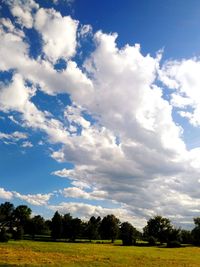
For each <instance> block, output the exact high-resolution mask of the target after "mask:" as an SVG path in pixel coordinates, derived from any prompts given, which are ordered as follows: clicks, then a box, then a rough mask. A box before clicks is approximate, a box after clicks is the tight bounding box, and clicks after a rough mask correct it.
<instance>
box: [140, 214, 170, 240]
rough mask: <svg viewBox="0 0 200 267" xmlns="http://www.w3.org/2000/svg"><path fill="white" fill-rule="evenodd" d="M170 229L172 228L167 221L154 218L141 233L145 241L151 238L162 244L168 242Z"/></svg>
mask: <svg viewBox="0 0 200 267" xmlns="http://www.w3.org/2000/svg"><path fill="white" fill-rule="evenodd" d="M172 229H173V227H172V225H171V222H170V220H169V219H167V218H163V217H161V216H155V217H153V218H150V219H149V221H148V222H147V225H146V226H145V227H144V229H143V231H144V236H145V237H146V238H147V239H149V238H152V237H153V238H154V239H156V240H157V241H159V242H160V243H161V244H162V243H164V242H167V241H168V237H169V233H170V231H171V230H172Z"/></svg>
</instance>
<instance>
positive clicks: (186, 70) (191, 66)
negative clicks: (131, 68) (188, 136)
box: [160, 58, 200, 126]
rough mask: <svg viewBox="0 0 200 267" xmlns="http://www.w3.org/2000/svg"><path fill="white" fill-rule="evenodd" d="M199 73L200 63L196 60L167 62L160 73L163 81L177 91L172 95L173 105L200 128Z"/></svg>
mask: <svg viewBox="0 0 200 267" xmlns="http://www.w3.org/2000/svg"><path fill="white" fill-rule="evenodd" d="M199 71H200V61H199V59H196V58H193V59H188V60H181V61H170V62H167V63H166V64H165V65H164V66H163V68H162V70H161V71H160V79H161V81H162V82H163V83H164V84H166V85H167V86H169V87H170V88H171V89H174V90H175V92H174V91H173V92H172V94H171V98H172V100H171V103H172V105H173V106H175V107H178V108H179V109H180V111H179V114H180V115H181V116H182V117H185V118H187V119H188V120H189V122H190V123H191V124H192V125H193V126H200V92H199V86H200V79H199ZM188 108H190V110H188Z"/></svg>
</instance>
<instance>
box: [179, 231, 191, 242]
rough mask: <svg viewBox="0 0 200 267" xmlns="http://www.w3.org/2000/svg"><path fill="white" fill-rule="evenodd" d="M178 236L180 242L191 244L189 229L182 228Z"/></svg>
mask: <svg viewBox="0 0 200 267" xmlns="http://www.w3.org/2000/svg"><path fill="white" fill-rule="evenodd" d="M180 238H181V243H182V244H192V234H191V231H189V230H184V229H182V230H181V232H180Z"/></svg>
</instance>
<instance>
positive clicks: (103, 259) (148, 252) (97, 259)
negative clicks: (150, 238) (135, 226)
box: [0, 241, 200, 267]
mask: <svg viewBox="0 0 200 267" xmlns="http://www.w3.org/2000/svg"><path fill="white" fill-rule="evenodd" d="M47 265H51V266H73V267H75V266H77V267H78V266H83V267H86V266H87V267H90V266H99V267H103V266H120V267H125V266H127V267H130V266H138V267H143V266H146V267H157V266H160V267H164V266H167V267H171V266H173V267H183V266H184V267H194V266H196V267H198V266H200V248H198V247H183V248H173V249H169V248H158V247H139V246H135V247H134V246H132V247H123V246H121V245H119V244H114V245H113V244H94V243H57V242H36V241H9V243H0V266H47Z"/></svg>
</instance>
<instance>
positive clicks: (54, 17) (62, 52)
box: [35, 8, 78, 62]
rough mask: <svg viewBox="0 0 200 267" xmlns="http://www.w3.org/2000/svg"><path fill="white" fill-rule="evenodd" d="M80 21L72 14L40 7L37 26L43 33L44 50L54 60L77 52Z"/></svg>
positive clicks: (36, 21)
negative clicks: (68, 14)
mask: <svg viewBox="0 0 200 267" xmlns="http://www.w3.org/2000/svg"><path fill="white" fill-rule="evenodd" d="M77 27H78V22H77V21H75V20H73V19H72V18H71V17H70V16H66V17H62V16H61V14H60V13H59V12H56V11H55V10H54V9H43V8H40V9H39V10H38V12H37V14H36V17H35V28H36V29H37V30H38V31H39V32H40V33H41V35H42V38H43V41H44V45H43V51H44V53H45V54H46V56H47V57H48V59H50V60H51V61H53V62H56V61H57V60H58V59H59V58H65V59H69V58H71V57H72V56H74V54H75V52H76V31H77Z"/></svg>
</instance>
